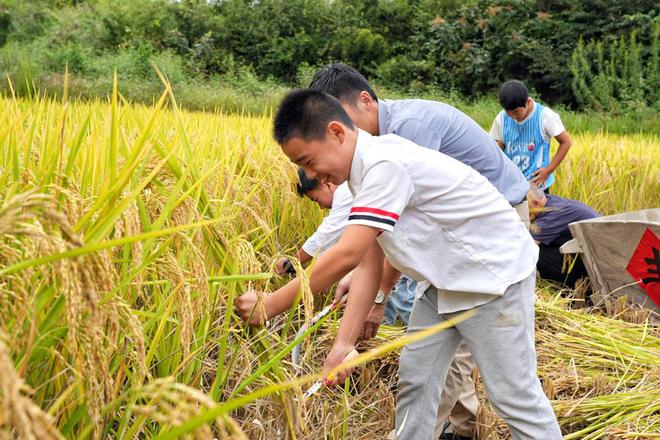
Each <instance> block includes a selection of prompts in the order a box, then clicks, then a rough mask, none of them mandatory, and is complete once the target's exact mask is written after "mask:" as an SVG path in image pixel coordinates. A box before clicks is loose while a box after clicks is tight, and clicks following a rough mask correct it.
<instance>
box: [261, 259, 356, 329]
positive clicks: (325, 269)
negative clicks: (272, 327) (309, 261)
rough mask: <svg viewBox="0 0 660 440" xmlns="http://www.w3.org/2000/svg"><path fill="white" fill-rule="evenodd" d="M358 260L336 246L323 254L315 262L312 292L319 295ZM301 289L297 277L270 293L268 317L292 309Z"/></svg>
mask: <svg viewBox="0 0 660 440" xmlns="http://www.w3.org/2000/svg"><path fill="white" fill-rule="evenodd" d="M357 263H358V261H355V257H354V256H353V255H351V254H347V253H345V252H343V251H342V250H341V249H339V248H337V249H335V248H334V247H333V248H331V249H330V250H329V251H328V252H326V253H325V254H323V255H322V256H321V257H319V259H318V260H317V262H316V263H315V264H314V267H313V270H312V273H311V276H310V278H309V287H310V290H311V291H312V294H314V295H317V294H318V293H319V292H322V291H325V290H326V289H328V288H329V287H330V286H332V285H333V284H334V283H336V282H337V281H339V280H340V279H341V277H343V276H344V275H346V274H347V273H348V272H350V271H351V270H353V268H355V266H356V265H357ZM299 291H300V279H299V278H295V279H293V280H291V281H290V282H289V283H287V284H286V285H284V286H283V287H281V288H280V289H278V290H276V291H275V292H273V293H272V294H270V295H268V296H267V297H266V299H265V308H266V315H267V317H268V319H270V318H272V317H273V316H275V315H279V314H280V313H282V312H285V311H287V310H288V309H290V308H291V307H292V306H293V304H294V303H295V302H296V297H297V296H298V292H299Z"/></svg>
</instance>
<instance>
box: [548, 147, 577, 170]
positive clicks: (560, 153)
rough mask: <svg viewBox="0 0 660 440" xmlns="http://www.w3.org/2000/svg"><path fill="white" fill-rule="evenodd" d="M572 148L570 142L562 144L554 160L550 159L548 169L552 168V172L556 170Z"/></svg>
mask: <svg viewBox="0 0 660 440" xmlns="http://www.w3.org/2000/svg"><path fill="white" fill-rule="evenodd" d="M570 148H571V144H570V142H568V143H565V144H561V145H559V148H558V149H557V153H556V154H555V155H554V156H553V158H552V160H551V161H550V164H549V165H548V169H550V172H553V171H554V170H556V169H557V167H558V166H559V164H560V163H562V161H563V160H564V158H566V155H567V154H568V150H569V149H570Z"/></svg>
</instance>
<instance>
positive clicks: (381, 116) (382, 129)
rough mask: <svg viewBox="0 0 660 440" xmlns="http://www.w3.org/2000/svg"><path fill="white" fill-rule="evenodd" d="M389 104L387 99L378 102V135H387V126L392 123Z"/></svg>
mask: <svg viewBox="0 0 660 440" xmlns="http://www.w3.org/2000/svg"><path fill="white" fill-rule="evenodd" d="M388 106H389V102H388V101H387V100H386V99H379V100H378V134H379V135H380V136H382V135H384V134H387V126H388V125H389V122H390V111H389V109H388Z"/></svg>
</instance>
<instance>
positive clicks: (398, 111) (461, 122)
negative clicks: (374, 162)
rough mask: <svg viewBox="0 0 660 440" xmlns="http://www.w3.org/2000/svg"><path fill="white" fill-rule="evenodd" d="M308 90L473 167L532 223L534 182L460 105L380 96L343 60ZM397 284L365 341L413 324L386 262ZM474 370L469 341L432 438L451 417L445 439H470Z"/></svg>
mask: <svg viewBox="0 0 660 440" xmlns="http://www.w3.org/2000/svg"><path fill="white" fill-rule="evenodd" d="M309 87H310V88H312V89H316V90H320V91H322V92H325V93H328V94H330V95H332V96H334V97H335V98H337V99H338V100H339V101H340V102H341V104H342V107H344V109H345V110H346V112H347V113H348V114H349V116H350V117H351V119H352V120H353V122H354V123H355V124H356V125H357V126H358V127H359V128H360V129H362V130H365V131H367V132H369V133H370V134H372V135H384V134H397V135H399V136H401V137H403V138H406V139H408V140H410V141H413V142H414V143H416V144H418V145H420V146H422V147H425V148H429V149H432V150H435V151H439V152H440V153H443V154H446V155H448V156H451V157H453V158H454V159H457V160H459V161H461V162H463V163H464V164H466V165H469V166H471V167H472V168H474V169H475V170H476V171H478V172H479V173H480V174H482V175H483V176H484V177H486V178H487V179H488V180H489V181H490V183H492V184H493V185H494V186H495V188H497V189H498V190H499V191H500V193H502V194H503V195H504V197H505V198H506V199H507V201H508V202H509V203H510V204H511V205H512V206H513V207H514V208H516V211H517V212H518V214H519V216H520V218H521V221H523V223H525V225H526V226H529V211H528V206H527V202H526V199H525V198H526V195H527V192H528V191H529V183H528V182H527V180H526V179H525V176H524V175H523V174H522V172H521V171H520V169H519V168H518V167H517V166H516V165H515V164H514V163H513V162H511V161H510V160H509V159H508V158H507V157H506V155H505V154H504V153H503V152H502V150H501V149H500V148H499V146H498V145H497V143H496V142H495V140H494V139H493V138H492V137H491V136H490V135H489V134H488V133H487V132H486V131H485V130H484V129H483V128H481V127H480V126H479V125H478V124H477V123H476V122H475V121H474V120H472V119H471V118H470V117H469V116H467V115H465V114H464V113H462V112H461V111H459V110H458V109H456V108H454V107H452V106H450V105H447V104H444V103H441V102H436V101H427V100H421V99H405V100H379V99H378V97H377V96H376V93H375V92H374V91H373V89H372V88H371V86H370V85H369V83H368V81H367V80H366V79H365V78H364V77H363V76H362V75H361V74H360V73H359V72H358V71H357V70H355V69H354V68H352V67H350V66H348V65H346V64H341V63H338V64H332V65H330V66H328V67H326V68H324V69H322V70H321V71H319V72H317V73H316V75H314V78H313V79H312V82H311V83H310V85H309ZM430 239H431V238H430ZM397 280H398V282H397ZM395 283H396V289H395V291H394V293H393V294H392V295H391V297H390V298H389V300H388V301H386V302H385V303H382V302H381V303H377V304H374V306H373V308H372V310H371V313H370V314H369V316H368V318H367V322H366V323H365V330H364V334H363V335H364V337H365V338H370V337H373V336H374V335H375V334H376V331H377V329H378V326H379V325H380V323H381V321H383V322H385V323H387V324H394V322H395V321H396V319H397V316H398V317H399V318H401V319H402V321H403V322H404V323H405V324H406V325H407V324H408V317H409V316H410V311H411V308H412V304H413V300H414V295H415V282H414V281H413V280H410V279H407V278H406V277H405V276H403V277H401V278H399V274H398V273H397V272H396V271H395V270H394V268H392V267H389V266H388V265H387V264H386V267H385V268H384V272H383V281H382V282H381V286H380V292H382V293H383V294H385V295H388V294H389V292H390V291H392V289H393V287H394V284H395ZM346 285H347V283H346V282H343V283H340V285H339V286H338V288H337V290H338V293H337V295H336V297H340V296H341V295H342V294H343V293H344V291H345V290H346ZM380 292H379V293H380ZM377 298H378V297H377ZM384 317H385V319H383V318H384ZM473 367H474V361H473V360H472V358H471V355H470V353H469V351H468V350H467V348H466V347H465V344H462V345H461V347H459V350H458V351H457V354H456V358H455V360H454V363H453V364H452V366H451V368H450V371H449V374H448V376H447V383H446V384H445V387H444V391H443V396H442V399H441V403H440V408H439V409H438V429H437V430H436V437H435V438H438V435H441V432H442V431H443V430H444V428H445V427H446V426H445V423H444V420H445V419H448V420H449V422H451V425H452V426H451V430H452V434H451V435H446V436H444V437H443V436H441V437H440V438H457V439H458V438H463V437H467V438H469V437H471V431H472V430H473V428H474V423H475V421H476V412H477V399H476V394H475V390H474V383H473V382H472V379H471V372H472V368H473ZM443 435H445V434H443Z"/></svg>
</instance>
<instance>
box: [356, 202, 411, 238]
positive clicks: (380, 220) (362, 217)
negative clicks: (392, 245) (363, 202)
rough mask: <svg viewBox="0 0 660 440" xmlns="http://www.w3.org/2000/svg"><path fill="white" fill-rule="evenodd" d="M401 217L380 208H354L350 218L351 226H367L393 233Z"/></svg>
mask: <svg viewBox="0 0 660 440" xmlns="http://www.w3.org/2000/svg"><path fill="white" fill-rule="evenodd" d="M397 220H399V215H398V214H396V213H394V212H390V211H385V210H382V209H378V208H368V207H364V206H354V207H353V208H351V213H350V214H349V216H348V224H349V225H365V226H371V227H373V228H377V229H382V230H384V231H388V232H392V231H393V230H394V226H395V225H396V222H397Z"/></svg>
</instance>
